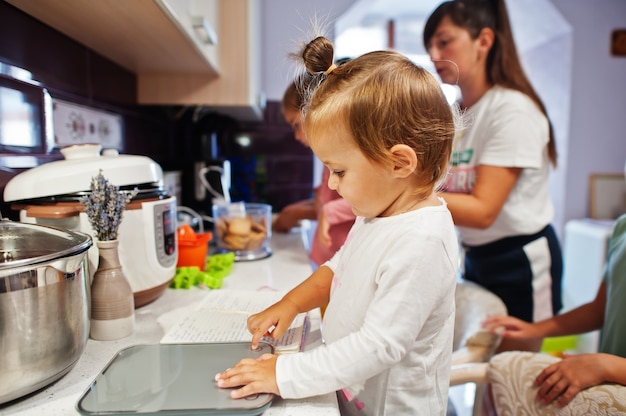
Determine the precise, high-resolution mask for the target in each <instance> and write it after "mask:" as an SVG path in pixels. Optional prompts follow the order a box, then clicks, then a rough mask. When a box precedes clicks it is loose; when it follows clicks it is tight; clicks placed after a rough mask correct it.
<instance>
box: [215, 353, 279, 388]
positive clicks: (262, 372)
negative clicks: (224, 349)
mask: <svg viewBox="0 0 626 416" xmlns="http://www.w3.org/2000/svg"><path fill="white" fill-rule="evenodd" d="M277 358H278V357H277V356H276V355H273V354H263V355H262V356H260V357H259V358H258V359H254V358H244V359H243V360H241V361H239V362H238V363H237V365H235V366H234V367H233V368H229V369H228V370H226V371H223V372H221V373H218V374H216V375H215V382H216V383H217V385H218V387H220V388H232V387H240V388H238V389H236V390H233V391H232V392H231V393H230V397H232V398H233V399H240V398H242V397H246V396H250V395H252V394H257V393H273V394H276V395H280V391H279V390H278V384H277V383H276V360H277Z"/></svg>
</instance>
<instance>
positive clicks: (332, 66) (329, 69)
mask: <svg viewBox="0 0 626 416" xmlns="http://www.w3.org/2000/svg"><path fill="white" fill-rule="evenodd" d="M335 68H337V65H335V64H332V65H331V66H329V67H328V69H327V70H326V71H324V75H326V76H329V75H330V73H331V72H333V71H334V70H335Z"/></svg>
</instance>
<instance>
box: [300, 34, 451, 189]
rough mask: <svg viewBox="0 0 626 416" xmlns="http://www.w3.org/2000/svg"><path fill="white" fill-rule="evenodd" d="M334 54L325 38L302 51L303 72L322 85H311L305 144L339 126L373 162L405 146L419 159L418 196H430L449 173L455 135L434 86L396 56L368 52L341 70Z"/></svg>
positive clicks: (445, 105)
mask: <svg viewBox="0 0 626 416" xmlns="http://www.w3.org/2000/svg"><path fill="white" fill-rule="evenodd" d="M333 53H334V48H333V44H332V43H331V42H330V41H329V40H328V39H326V38H324V37H318V38H316V39H314V40H312V41H311V42H309V43H308V44H307V45H306V46H305V47H304V49H303V51H302V59H303V61H304V65H305V67H306V69H307V71H308V72H309V73H310V74H312V75H314V76H317V77H319V78H320V80H321V82H318V83H312V85H319V86H318V87H317V89H316V90H315V91H314V93H313V95H312V96H311V98H310V102H309V104H308V106H307V107H306V119H305V123H304V125H305V129H306V132H307V137H309V140H310V141H311V142H314V141H315V140H318V139H319V138H320V137H323V136H324V134H325V132H327V131H328V130H329V129H333V128H338V126H340V127H341V126H343V128H346V129H347V133H348V134H349V135H350V136H351V137H352V139H353V140H354V141H355V142H356V144H357V145H358V147H359V148H360V150H361V151H362V152H363V154H364V155H365V156H366V157H367V158H369V159H371V160H372V161H374V162H384V161H386V160H390V158H391V153H390V152H389V149H391V147H393V146H394V145H397V144H405V145H407V146H409V147H411V148H412V149H413V150H414V151H415V153H416V155H417V159H418V168H417V170H416V175H417V177H418V179H419V188H418V189H417V194H419V195H422V196H427V195H428V194H430V192H432V191H433V189H434V188H435V187H436V186H437V185H438V184H439V183H440V182H441V180H442V179H443V178H444V176H445V175H446V173H447V168H448V162H449V160H450V154H451V150H452V141H453V138H454V133H455V119H454V114H453V111H452V109H451V107H450V106H449V105H448V103H447V101H446V98H445V96H444V94H443V92H442V90H441V87H440V85H439V84H438V82H437V81H436V80H435V78H434V77H433V76H432V75H431V74H430V73H429V72H428V71H426V70H425V69H424V68H421V67H419V66H417V65H416V64H414V63H413V62H411V61H410V60H409V59H408V58H407V57H406V56H404V55H401V54H399V53H397V52H392V51H377V52H370V53H367V54H365V55H362V56H360V57H358V58H355V59H352V60H350V61H348V62H346V63H344V64H342V65H340V66H336V65H335V64H334V63H333Z"/></svg>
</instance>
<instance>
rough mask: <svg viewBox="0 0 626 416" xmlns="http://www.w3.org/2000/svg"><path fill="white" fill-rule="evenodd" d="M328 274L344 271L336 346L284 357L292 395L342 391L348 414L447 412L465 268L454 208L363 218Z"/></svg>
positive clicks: (327, 318)
mask: <svg viewBox="0 0 626 416" xmlns="http://www.w3.org/2000/svg"><path fill="white" fill-rule="evenodd" d="M326 266H328V267H330V268H331V269H332V270H333V272H334V278H333V284H332V288H331V294H330V303H329V305H328V308H327V309H326V312H325V315H324V325H323V328H324V337H325V339H326V345H325V346H322V347H319V348H316V349H314V350H312V351H308V352H305V353H302V354H294V355H283V356H279V357H278V361H277V366H276V371H277V382H278V386H279V389H280V392H281V395H282V397H284V398H300V397H307V396H314V395H318V394H324V393H328V392H332V391H340V394H338V396H339V398H340V400H341V401H343V400H342V398H344V397H345V398H347V399H348V400H350V399H352V400H351V401H350V403H341V406H342V407H343V409H342V412H344V413H348V414H350V413H354V414H359V415H382V414H386V415H401V414H411V415H418V414H424V415H435V414H444V413H445V411H446V407H447V398H448V386H449V381H450V379H449V373H450V360H451V354H452V337H453V332H454V291H455V285H456V276H457V269H458V244H457V239H456V234H455V231H454V225H453V222H452V217H451V215H450V213H449V211H448V209H447V208H446V206H445V204H442V205H441V206H438V207H426V208H421V209H418V210H416V211H411V212H408V213H404V214H400V215H395V216H391V217H385V218H373V219H365V218H361V217H359V218H357V220H356V222H355V224H354V227H353V228H352V230H351V231H350V234H349V235H348V238H347V240H346V243H345V244H344V246H343V247H342V248H341V250H340V251H339V252H338V253H337V254H336V255H335V256H334V257H333V258H332V259H331V260H330V261H329V262H327V263H326ZM357 409H360V410H359V411H357ZM352 410H354V412H352Z"/></svg>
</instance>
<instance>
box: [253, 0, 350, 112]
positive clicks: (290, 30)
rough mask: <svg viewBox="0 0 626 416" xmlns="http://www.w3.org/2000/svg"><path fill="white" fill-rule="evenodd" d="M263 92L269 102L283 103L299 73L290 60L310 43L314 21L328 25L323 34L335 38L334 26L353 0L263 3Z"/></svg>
mask: <svg viewBox="0 0 626 416" xmlns="http://www.w3.org/2000/svg"><path fill="white" fill-rule="evenodd" d="M262 1H263V2H264V6H263V8H262V10H263V11H262V14H263V15H262V17H261V18H262V23H261V26H262V36H263V39H262V40H261V42H262V45H263V48H262V54H263V55H262V56H263V59H262V62H263V68H262V70H263V81H262V82H263V85H262V86H263V89H264V91H265V94H266V95H267V99H268V100H272V101H280V100H281V99H282V97H283V93H284V92H285V89H286V88H287V86H288V85H289V82H291V81H292V80H293V76H294V74H295V71H296V68H297V66H296V64H295V61H292V60H290V59H289V58H288V55H289V54H290V53H294V52H298V47H299V46H300V43H301V42H305V41H310V40H311V39H313V38H312V37H311V36H313V34H312V30H313V28H314V24H313V22H314V21H316V20H317V21H319V22H321V23H323V24H324V23H326V24H325V26H326V28H327V29H328V30H325V31H324V32H323V33H322V34H323V35H324V36H327V37H328V38H329V39H333V36H334V33H333V30H332V28H333V26H332V23H333V22H334V21H335V20H336V19H337V17H338V16H340V15H341V14H342V13H343V12H345V11H346V9H347V8H348V7H350V6H351V5H352V3H353V2H354V0H316V1H311V0H306V1H305V0H262Z"/></svg>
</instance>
